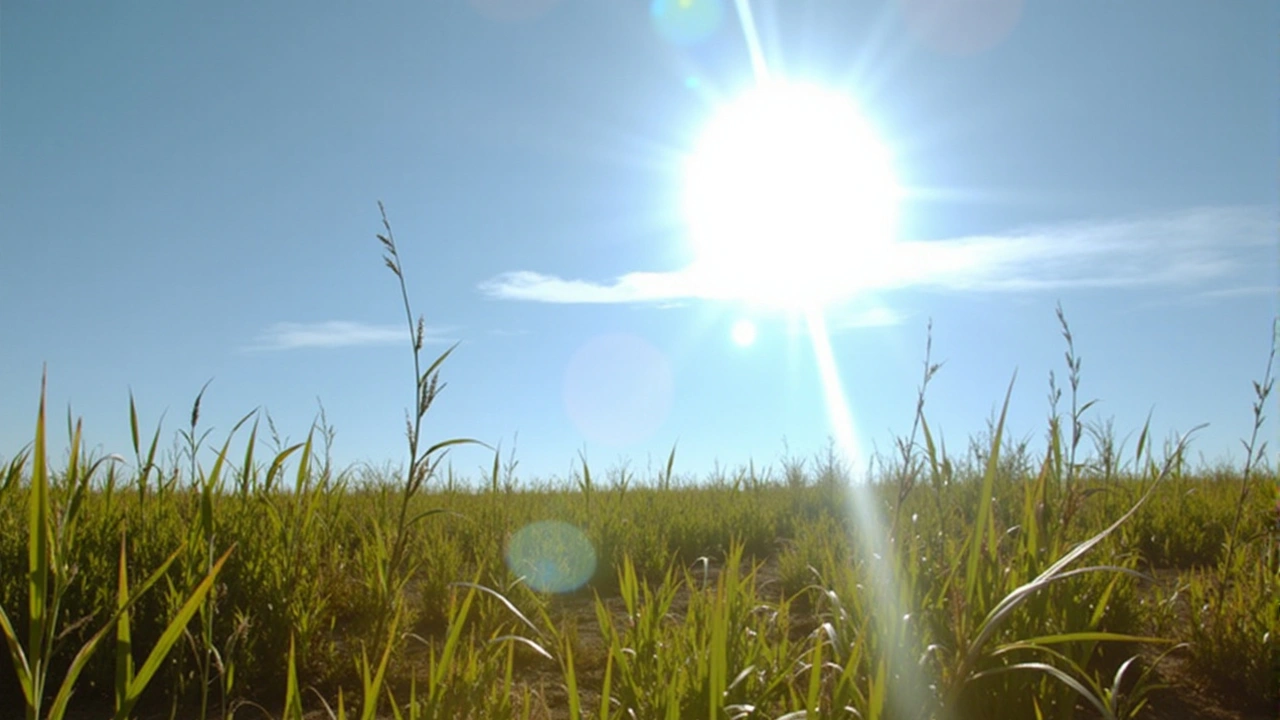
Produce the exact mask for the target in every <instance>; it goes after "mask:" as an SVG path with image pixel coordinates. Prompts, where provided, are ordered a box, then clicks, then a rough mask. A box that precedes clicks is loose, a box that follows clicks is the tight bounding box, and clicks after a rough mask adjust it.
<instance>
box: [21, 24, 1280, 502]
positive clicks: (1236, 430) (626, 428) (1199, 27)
mask: <svg viewBox="0 0 1280 720" xmlns="http://www.w3.org/2000/svg"><path fill="white" fill-rule="evenodd" d="M668 5H669V6H670V7H667V6H668ZM687 5H688V6H687V7H683V6H681V3H678V2H674V0H673V2H671V3H656V4H654V5H650V4H648V3H644V2H640V1H639V0H636V1H631V2H621V1H618V2H603V1H588V0H471V1H470V2H462V1H458V2H452V1H451V2H445V1H443V0H432V1H428V2H423V1H421V0H420V1H418V2H381V3H332V2H306V3H302V2H272V3H248V2H222V3H214V4H203V5H187V4H182V3H160V2H151V3H53V2H34V1H25V2H24V1H22V0H19V1H18V2H10V3H6V4H5V6H4V8H3V11H0V258H2V261H0V328H3V330H4V336H3V337H4V340H3V342H0V457H12V455H13V454H14V453H16V452H17V451H18V450H19V449H20V448H21V447H22V446H23V445H24V444H25V443H27V442H29V441H30V439H31V437H32V428H33V420H34V417H35V410H36V405H37V400H38V393H39V387H40V386H39V382H40V373H41V366H42V364H45V363H47V365H48V372H49V392H48V398H49V402H50V405H51V408H53V412H54V417H55V418H58V420H59V423H58V424H57V426H56V427H58V428H60V427H61V418H62V417H63V415H64V413H65V409H66V408H67V406H68V405H70V406H71V408H72V410H73V411H74V412H75V414H76V415H79V416H83V417H84V421H85V426H86V432H87V437H88V440H89V443H90V445H91V446H93V447H98V448H100V449H101V451H104V452H121V453H123V454H125V455H126V456H128V455H130V451H129V440H128V397H129V392H130V390H132V392H133V394H134V397H135V398H136V400H137V403H138V408H139V411H140V414H141V421H142V424H143V426H144V428H154V427H155V424H156V423H157V422H158V421H159V420H160V418H161V414H162V413H167V414H166V415H165V417H164V420H165V433H164V436H163V437H165V438H166V439H167V438H170V437H172V434H173V433H174V432H175V431H176V430H178V429H179V428H180V427H181V426H182V424H183V423H184V422H185V421H186V419H187V417H188V413H189V411H190V406H191V402H192V400H193V399H194V397H195V395H196V393H197V392H198V391H199V390H200V388H201V386H202V385H203V384H204V383H205V382H206V381H207V380H209V379H210V378H212V379H213V381H212V383H211V384H210V385H209V389H208V391H207V393H206V395H205V397H204V402H203V405H202V426H204V427H212V428H213V429H214V433H213V435H212V438H214V439H215V440H217V441H219V442H220V441H221V439H222V438H224V437H225V432H226V431H227V430H228V429H230V427H231V426H232V424H234V422H235V420H236V419H238V418H239V417H240V416H242V415H243V414H245V413H247V412H249V411H251V410H253V409H254V408H257V407H262V408H265V409H267V410H269V411H270V413H271V415H272V416H273V418H274V419H275V421H276V424H277V426H278V427H279V428H280V429H281V431H282V433H283V434H285V435H288V436H289V437H290V438H291V439H294V440H297V439H300V438H302V437H303V436H305V434H306V431H307V428H308V427H309V426H310V423H311V421H312V419H313V418H314V416H315V413H316V410H317V407H318V406H317V398H318V399H319V400H320V401H321V402H323V404H324V407H325V409H326V411H327V414H328V418H329V420H330V421H331V422H332V423H333V425H334V426H335V427H336V429H337V436H336V445H335V447H334V458H335V460H336V461H337V462H339V463H340V464H342V465H346V464H349V463H355V462H362V461H370V462H372V463H374V464H375V465H383V464H386V463H392V464H398V463H400V462H402V461H403V460H404V458H405V449H404V439H403V413H404V408H405V407H406V405H407V404H408V403H409V402H410V400H411V395H412V366H411V364H410V355H409V353H408V349H407V342H408V341H407V336H406V335H407V330H406V328H405V326H404V315H403V309H402V307H401V305H400V299H399V296H398V290H397V288H396V286H395V284H394V278H393V277H392V276H391V275H390V273H388V271H387V270H386V268H385V267H384V266H383V264H382V260H381V258H380V248H379V246H378V243H377V241H376V240H375V238H374V234H375V233H376V232H379V231H380V230H381V225H380V218H379V215H378V208H377V201H378V200H382V201H383V202H384V203H385V204H386V207H387V211H388V214H389V217H390V220H391V223H392V226H393V229H394V231H395V237H396V240H397V241H398V243H399V246H400V251H401V254H402V259H403V263H404V269H405V273H406V275H407V279H408V283H409V290H410V294H411V296H412V300H413V303H414V307H415V312H420V313H422V314H424V315H425V317H426V324H427V327H428V330H429V332H428V340H429V342H428V345H427V348H426V350H427V352H428V353H435V352H439V351H440V350H442V349H443V348H445V347H447V343H449V342H453V341H459V342H460V343H461V344H460V345H459V347H458V349H457V351H456V352H455V353H454V355H453V356H452V357H451V358H450V359H449V361H448V362H447V363H446V365H445V366H444V371H443V375H442V379H443V380H445V381H447V382H448V387H447V389H446V390H445V391H444V393H443V394H442V395H441V397H440V399H439V401H438V403H437V406H436V407H435V408H433V410H432V412H431V413H430V415H429V416H428V418H427V421H426V423H425V426H424V431H425V433H426V436H427V438H428V439H439V438H444V437H454V436H471V437H475V438H478V439H480V440H483V441H486V442H489V443H491V444H496V443H498V442H501V443H502V444H503V446H504V447H505V448H509V447H510V446H511V445H512V442H513V438H514V436H515V435H516V433H518V438H519V439H518V448H517V454H516V456H517V458H518V459H519V460H520V462H521V465H520V474H521V475H522V476H524V477H543V478H546V477H551V476H564V475H565V474H566V473H567V472H568V471H569V468H570V464H571V463H572V462H574V461H575V459H576V457H577V454H578V452H579V451H580V450H582V449H584V448H585V451H586V454H587V457H588V458H589V459H590V460H591V462H592V464H593V466H597V471H598V472H599V471H601V470H603V468H604V467H608V466H610V465H615V464H618V463H619V462H620V461H622V459H627V460H629V462H630V465H631V467H632V469H634V470H638V471H640V472H641V474H642V475H643V474H644V471H645V468H646V467H647V466H648V464H649V463H650V462H651V461H652V464H653V465H654V466H658V465H660V464H661V463H662V461H663V460H664V459H665V457H666V453H667V451H668V450H669V449H670V448H671V446H672V445H673V443H677V442H678V443H679V445H678V451H677V464H676V467H677V471H680V472H685V473H690V474H702V473H705V472H707V471H708V470H710V469H711V468H712V467H713V465H714V464H715V463H716V462H717V461H718V462H719V463H720V464H721V465H722V466H726V467H733V466H736V465H739V464H743V463H746V462H747V461H748V460H751V459H754V460H755V462H756V463H757V465H768V464H770V463H776V462H777V460H778V458H779V456H780V454H781V453H782V451H783V438H786V440H787V444H788V446H789V448H790V450H791V452H792V453H795V454H799V455H808V454H812V453H814V452H817V451H820V450H821V449H822V448H823V447H824V444H825V441H826V438H827V436H828V435H829V434H830V433H831V432H832V430H831V426H830V422H829V417H828V413H827V408H826V406H825V405H826V403H825V402H824V385H823V383H822V381H821V380H820V377H819V373H818V371H817V369H816V363H815V351H814V349H813V343H812V339H813V338H812V337H811V335H812V334H811V333H810V332H809V331H808V330H806V328H805V326H804V324H803V323H799V322H797V321H796V319H795V317H794V314H793V313H787V312H783V311H778V310H767V309H761V308H758V307H756V306H753V305H751V304H749V303H743V302H740V301H738V300H734V299H726V298H723V297H716V296H714V293H711V294H709V293H705V292H702V291H700V289H699V287H698V286H697V285H696V283H691V282H690V281H689V276H688V274H687V273H686V270H687V269H688V268H689V267H690V263H691V262H692V261H693V252H692V250H691V243H690V239H689V232H688V227H687V223H686V222H685V216H684V215H683V214H682V207H683V206H682V187H683V185H682V182H683V180H682V178H683V176H682V168H684V167H685V165H684V163H685V161H686V158H687V157H688V156H689V154H690V153H691V152H692V149H693V148H694V146H695V144H696V141H697V140H698V138H699V137H700V131H701V130H702V129H703V128H704V127H705V126H706V125H707V123H708V122H709V120H710V119H711V118H713V117H714V116H715V115H716V112H717V110H718V109H719V108H722V107H724V106H725V105H726V104H727V103H729V102H730V101H731V100H732V99H733V98H734V97H736V96H737V95H738V94H740V93H741V92H743V91H744V90H746V89H748V88H749V87H751V86H752V85H753V84H754V83H755V82H756V77H755V75H754V71H753V54H752V52H751V48H752V46H753V44H752V42H749V39H758V45H759V53H758V54H757V55H756V56H755V60H756V62H757V64H758V63H759V62H760V60H763V62H764V64H765V65H766V66H767V68H768V69H769V71H770V72H771V74H772V76H774V77H781V78H794V79H796V80H803V81H805V82H808V83H811V84H816V85H821V86H824V87H826V88H827V89H828V90H830V91H833V92H837V93H840V94H843V95H846V96H847V97H849V98H851V99H852V100H853V101H855V102H856V103H857V105H858V107H860V108H861V111H862V113H863V116H864V118H865V120H866V122H867V124H868V125H869V126H870V127H872V128H874V130H875V132H876V134H877V135H878V136H879V137H880V138H881V139H882V140H883V142H884V144H885V147H886V148H887V150H888V152H889V154H890V155H891V156H892V162H893V167H894V171H895V173H896V176H897V181H898V183H899V184H900V186H901V188H902V189H903V193H902V197H901V201H900V204H899V206H898V209H897V215H896V217H897V222H896V225H895V235H894V239H895V242H896V243H897V245H895V247H896V248H897V252H898V257H900V258H901V262H899V263H898V264H896V265H894V266H893V271H892V272H890V271H888V270H884V268H881V270H884V272H880V271H877V272H876V273H874V274H873V277H871V279H867V278H865V277H864V276H866V275H867V273H862V274H858V273H856V272H855V271H854V268H850V274H851V277H852V276H858V277H863V278H864V279H863V280H862V281H861V283H860V284H859V285H858V287H855V288H851V289H850V292H848V293H847V294H846V295H845V296H843V297H842V298H841V299H840V301H839V302H833V303H831V304H830V305H829V306H827V307H826V308H825V310H824V317H825V318H826V322H827V326H828V328H829V329H830V338H829V339H830V344H831V348H832V354H833V357H834V359H835V362H836V365H837V367H838V372H839V374H840V377H841V380H842V383H843V387H844V390H845V398H846V399H847V402H848V405H849V407H850V409H851V412H852V415H853V418H854V421H855V424H856V428H857V434H858V437H859V440H860V442H861V444H862V446H863V447H864V450H866V451H867V452H870V451H871V450H872V449H873V448H879V449H880V450H882V451H883V450H887V449H888V448H889V447H890V446H891V444H892V438H894V437H895V436H897V435H903V434H905V433H907V432H908V431H909V429H910V425H911V419H912V415H913V412H914V405H915V392H916V387H917V385H918V384H919V381H920V375H921V362H922V361H923V358H924V346H925V337H926V324H927V322H928V320H929V319H930V318H932V320H933V357H934V360H935V361H944V362H945V364H944V366H943V368H942V369H941V371H940V373H939V374H938V375H937V377H936V378H935V380H934V382H933V384H932V386H931V387H930V392H929V395H928V398H927V406H926V412H927V414H928V417H929V418H930V422H931V425H932V426H933V427H935V428H939V429H941V431H942V433H943V434H944V436H945V438H946V439H947V441H948V446H949V447H950V448H951V449H953V450H956V451H959V450H962V449H963V448H964V447H965V445H966V441H967V438H968V437H969V436H970V435H971V434H973V433H976V432H981V431H982V430H983V429H984V428H985V426H986V422H987V420H988V419H989V418H990V417H991V414H992V412H993V411H995V410H996V409H997V408H998V404H999V402H1000V401H1001V400H1002V398H1003V395H1004V391H1005V388H1006V387H1007V385H1008V383H1009V380H1010V378H1011V376H1012V375H1013V373H1014V371H1015V370H1016V371H1017V373H1018V376H1017V383H1016V385H1015V386H1014V390H1013V399H1012V402H1011V408H1010V418H1009V422H1010V424H1011V428H1012V430H1013V432H1014V434H1015V435H1016V436H1027V435H1030V436H1032V437H1033V438H1034V439H1035V441H1036V442H1037V443H1038V441H1039V440H1040V438H1041V437H1042V435H1043V433H1044V430H1045V426H1046V424H1045V417H1046V415H1047V413H1048V410H1049V408H1048V402H1047V400H1046V395H1047V392H1048V374H1049V372H1050V371H1051V370H1052V371H1054V372H1055V373H1056V374H1057V375H1058V378H1059V380H1060V382H1062V381H1063V379H1064V375H1065V366H1064V362H1063V358H1062V353H1063V351H1064V349H1065V347H1064V343H1063V341H1062V338H1061V336H1060V333H1059V327H1058V325H1057V321H1056V319H1055V317H1054V307H1055V305H1056V304H1057V303H1058V302H1061V303H1062V306H1063V308H1064V309H1065V311H1066V314H1067V317H1068V319H1069V321H1070V322H1071V325H1072V329H1073V331H1074V334H1075V339H1076V349H1077V351H1078V353H1079V354H1080V355H1081V356H1082V357H1083V368H1082V370H1083V385H1082V388H1081V391H1082V395H1083V396H1084V397H1085V398H1099V399H1100V401H1101V402H1100V403H1099V404H1098V405H1097V406H1096V407H1095V409H1094V410H1093V411H1092V415H1091V417H1093V418H1094V419H1097V420H1105V419H1106V418H1109V417H1113V418H1114V421H1115V426H1116V428H1117V429H1118V430H1119V431H1120V434H1121V435H1124V434H1126V433H1129V432H1132V433H1133V435H1134V437H1133V438H1131V439H1130V445H1129V447H1130V448H1132V445H1133V442H1134V440H1135V439H1136V433H1137V431H1138V430H1139V429H1140V428H1141V426H1142V423H1143V421H1144V420H1145V419H1146V417H1147V414H1148V412H1151V413H1152V426H1153V430H1154V432H1155V433H1156V437H1157V438H1159V439H1163V438H1165V437H1168V436H1169V435H1170V434H1171V433H1174V432H1178V431H1183V430H1187V429H1189V428H1190V427H1192V426H1194V425H1197V424H1199V423H1202V422H1207V423H1210V426H1209V427H1208V428H1207V429H1206V430H1204V431H1203V432H1201V433H1200V434H1199V436H1198V438H1197V440H1196V441H1195V443H1194V444H1193V453H1196V454H1197V455H1200V454H1202V455H1203V456H1204V458H1205V459H1206V460H1207V461H1210V462H1212V461H1215V460H1218V459H1235V460H1237V461H1238V460H1239V459H1240V457H1241V453H1240V449H1239V442H1238V439H1239V438H1241V437H1242V436H1246V435H1247V434H1248V431H1249V429H1250V424H1251V422H1252V417H1251V414H1250V402H1251V401H1252V399H1253V395H1252V388H1251V384H1250V383H1251V380H1253V379H1256V378H1258V377H1259V376H1260V375H1261V373H1262V371H1263V368H1264V365H1265V363H1266V359H1267V351H1268V349H1269V347H1270V342H1271V326H1272V321H1273V318H1274V317H1275V316H1276V314H1277V302H1276V300H1277V293H1278V292H1280V291H1278V289H1277V285H1278V281H1277V252H1276V227H1277V225H1276V221H1277V215H1276V210H1277V198H1278V197H1280V193H1278V192H1277V191H1278V190H1280V188H1278V187H1277V176H1276V158H1277V157H1280V152H1278V151H1280V147H1278V146H1277V138H1278V137H1280V132H1278V127H1277V125H1278V123H1277V105H1276V102H1275V99H1276V98H1277V97H1280V73H1277V68H1278V67H1280V64H1278V62H1277V61H1278V60H1280V41H1278V40H1277V38H1280V35H1278V34H1277V30H1278V29H1280V22H1278V21H1280V6H1277V5H1276V4H1275V3H1265V2H1255V3H1238V4H1237V3H1233V4H1224V3H1207V2H1201V1H1199V0H1186V1H1183V0H1143V1H1134V2H1127V3H1110V2H1101V1H1100V0H1081V1H1078V2H1071V3H1026V4H1025V5H1023V4H1021V3H1019V2H1017V1H1016V0H999V1H997V0H990V1H988V2H977V1H976V0H974V1H972V2H961V3H955V4H952V5H948V6H945V7H961V8H963V9H964V10H965V14H964V15H963V16H954V17H938V16H937V13H938V12H940V10H939V8H942V7H944V6H941V5H939V4H938V3H937V2H934V1H932V0H898V1H897V2H883V3H878V2H840V3H836V2H818V1H816V0H815V1H813V2H802V1H800V0H795V1H791V0H788V1H787V2H781V1H780V0H774V1H773V2H752V3H750V5H749V9H750V11H751V12H750V16H749V17H750V20H751V23H749V24H748V27H747V30H745V31H744V23H743V18H744V16H743V14H742V13H741V12H740V9H741V8H737V9H736V8H735V7H734V5H733V3H729V2H722V3H711V2H700V1H699V0H694V1H693V2H692V3H691V4H687ZM842 257H846V258H847V256H842ZM850 262H852V263H857V262H858V260H857V256H856V253H855V255H854V256H853V259H852V260H850ZM709 295H710V296H709ZM743 320H746V321H750V322H751V323H753V324H754V326H755V328H756V330H757V337H756V339H755V342H754V343H752V344H751V345H749V346H746V347H742V346H739V345H737V344H735V343H733V342H732V341H731V340H730V335H731V328H732V327H733V326H734V324H735V323H737V322H740V321H743ZM1272 407H1273V408H1274V405H1273V406H1272ZM144 432H145V430H144ZM1271 436H1274V427H1273V428H1272V429H1271V430H1270V431H1269V433H1268V437H1271ZM233 446H236V447H239V445H238V444H233ZM455 461H456V465H457V467H458V469H459V470H460V471H462V472H464V473H470V474H475V473H476V472H477V471H476V468H477V467H478V466H480V465H484V464H487V463H488V462H489V459H488V457H487V456H486V454H485V453H484V452H481V451H465V450H464V451H460V452H459V453H457V455H456V456H455Z"/></svg>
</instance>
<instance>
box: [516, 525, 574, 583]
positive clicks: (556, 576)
mask: <svg viewBox="0 0 1280 720" xmlns="http://www.w3.org/2000/svg"><path fill="white" fill-rule="evenodd" d="M506 562H507V569H509V570H510V571H511V572H512V574H514V575H518V576H520V577H523V578H524V581H525V582H526V583H527V584H528V585H529V587H531V588H533V589H534V590H537V591H538V592H546V593H567V592H572V591H574V590H577V589H578V588H580V587H582V586H583V585H585V584H586V583H587V581H588V580H590V579H591V576H592V575H593V574H594V573H595V571H596V549H595V547H594V546H592V544H591V541H590V540H588V539H587V536H586V535H585V534H584V533H583V532H582V531H581V530H579V529H578V528H576V527H574V526H573V525H570V524H569V523H565V522H560V521H559V520H543V521H541V522H535V523H531V524H529V525H525V526H524V527H522V528H520V529H519V530H517V531H516V533H515V534H514V535H512V536H511V540H510V541H509V542H508V543H507V554H506Z"/></svg>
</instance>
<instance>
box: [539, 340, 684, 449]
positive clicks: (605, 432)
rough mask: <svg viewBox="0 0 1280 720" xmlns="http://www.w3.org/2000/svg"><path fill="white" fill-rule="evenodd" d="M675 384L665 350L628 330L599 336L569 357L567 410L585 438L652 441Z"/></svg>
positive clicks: (620, 443) (623, 443)
mask: <svg viewBox="0 0 1280 720" xmlns="http://www.w3.org/2000/svg"><path fill="white" fill-rule="evenodd" d="M673 388H674V385H673V381H672V375H671V365H670V363H669V362H668V361H667V358H666V356H665V355H663V353H662V351H661V350H659V349H657V348H655V347H654V346H653V345H651V344H650V343H649V342H647V341H646V340H644V339H643V338H640V337H638V336H636V335H632V334H629V333H611V334H607V335H600V336H598V337H595V338H593V339H591V340H590V341H588V342H587V343H586V344H584V345H583V346H582V347H580V348H579V349H578V351H577V352H576V353H574V355H573V357H572V358H570V360H569V365H568V367H567V368H566V370H565V377H564V402H565V409H566V411H567V412H568V414H569V419H570V420H571V421H572V422H573V424H574V426H575V427H576V428H577V429H578V431H579V432H581V433H582V434H583V436H584V437H586V438H587V440H589V441H591V442H598V443H601V444H604V445H608V446H611V447H614V448H623V447H627V446H630V445H632V444H634V443H638V442H643V441H645V440H648V439H649V438H651V437H652V436H653V434H654V433H655V432H657V430H658V428H659V427H661V426H662V424H663V423H664V422H666V419H667V415H668V414H669V413H670V411H671V404H672V400H673V398H674V390H673Z"/></svg>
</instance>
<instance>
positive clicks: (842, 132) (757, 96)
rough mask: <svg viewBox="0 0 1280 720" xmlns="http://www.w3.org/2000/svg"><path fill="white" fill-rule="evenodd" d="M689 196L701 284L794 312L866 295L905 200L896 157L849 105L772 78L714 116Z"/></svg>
mask: <svg viewBox="0 0 1280 720" xmlns="http://www.w3.org/2000/svg"><path fill="white" fill-rule="evenodd" d="M683 193H684V197H683V201H684V213H685V217H686V220H687V222H688V227H689V234H690V242H691V243H692V247H693V250H694V261H693V266H692V267H691V270H693V271H694V272H695V273H696V274H697V277H698V278H699V280H700V282H703V283H705V284H706V285H707V286H708V288H709V289H710V291H711V292H712V293H714V294H716V295H717V296H720V297H729V298H732V299H738V300H743V301H746V302H749V303H753V304H760V305H767V306H772V307H782V308H791V309H799V308H812V307H821V306H822V305H824V304H827V303H829V302H831V301H833V300H834V299H836V298H837V297H839V296H842V295H847V294H849V293H851V292H856V290H857V288H858V287H859V285H861V284H862V281H861V280H860V278H865V277H867V274H868V273H873V272H874V271H875V268H876V267H877V266H878V265H879V264H880V263H881V262H882V261H883V259H884V256H885V254H886V253H887V252H888V250H889V248H890V245H891V243H892V240H893V233H894V221H895V216H896V209H897V200H898V196H899V190H898V186H897V182H896V180H895V177H894V172H893V162H892V157H891V155H890V153H889V151H888V149H887V147H886V146H885V145H884V143H882V142H881V141H880V140H879V139H878V137H877V136H876V134H875V132H874V131H873V130H872V128H871V126H870V124H869V123H868V122H867V121H866V119H865V118H864V117H863V115H862V113H861V112H860V111H859V109H858V107H857V105H856V104H855V103H854V102H853V100H852V99H851V98H849V97H847V96H846V95H844V94H842V93H839V92H836V91H833V90H829V89H826V88H823V87H820V86H818V85H813V84H804V83H795V82H781V81H772V80H765V81H762V82H761V83H760V84H758V85H757V86H755V87H754V88H752V89H751V90H750V91H748V92H747V93H746V94H744V95H742V96H741V97H739V98H737V99H736V100H734V101H732V102H730V103H728V104H726V105H724V106H722V107H721V108H720V109H719V111H718V112H717V113H716V114H715V115H714V116H713V118H712V119H711V121H710V122H709V123H708V125H707V126H706V128H705V130H704V131H703V133H702V135H701V137H700V138H699V140H698V141H697V143H696V145H695V147H694V150H693V152H692V153H691V154H690V155H689V156H688V158H687V160H686V164H685V167H684V187H683Z"/></svg>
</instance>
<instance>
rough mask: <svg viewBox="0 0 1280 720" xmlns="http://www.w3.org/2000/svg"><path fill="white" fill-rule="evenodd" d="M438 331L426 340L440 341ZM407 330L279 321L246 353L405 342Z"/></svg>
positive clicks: (428, 334)
mask: <svg viewBox="0 0 1280 720" xmlns="http://www.w3.org/2000/svg"><path fill="white" fill-rule="evenodd" d="M438 333H439V330H438V329H432V328H428V329H427V331H426V333H425V341H426V342H428V343H433V342H443V340H442V339H441V338H440V337H439V336H438ZM408 341H409V330H408V327H407V326H404V325H369V324H366V323H357V322H347V321H343V320H331V321H328V322H317V323H292V322H280V323H276V324H274V325H271V326H270V327H268V328H266V329H264V330H263V331H262V332H261V333H259V334H258V337H257V338H256V341H255V342H254V344H253V345H250V346H248V347H246V348H245V350H249V351H272V350H298V349H302V348H338V347H355V346H360V345H388V344H394V343H407V342H408Z"/></svg>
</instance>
